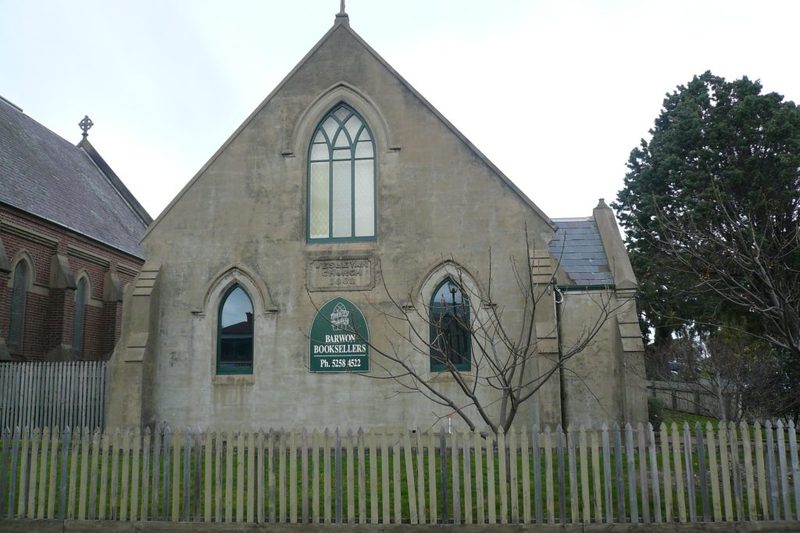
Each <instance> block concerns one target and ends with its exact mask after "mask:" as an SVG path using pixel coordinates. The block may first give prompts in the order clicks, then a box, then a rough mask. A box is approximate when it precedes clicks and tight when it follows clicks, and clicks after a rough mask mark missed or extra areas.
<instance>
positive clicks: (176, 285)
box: [111, 26, 616, 428]
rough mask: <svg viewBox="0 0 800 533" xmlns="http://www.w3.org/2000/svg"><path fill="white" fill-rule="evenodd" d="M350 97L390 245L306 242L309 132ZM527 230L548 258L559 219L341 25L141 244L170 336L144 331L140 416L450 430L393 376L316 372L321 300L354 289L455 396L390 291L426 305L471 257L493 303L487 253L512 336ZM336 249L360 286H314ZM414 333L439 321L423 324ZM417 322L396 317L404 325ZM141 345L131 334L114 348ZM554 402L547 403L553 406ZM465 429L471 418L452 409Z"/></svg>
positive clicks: (377, 325)
mask: <svg viewBox="0 0 800 533" xmlns="http://www.w3.org/2000/svg"><path fill="white" fill-rule="evenodd" d="M340 101H345V102H346V103H348V104H349V105H351V106H352V107H353V108H355V109H356V110H357V111H358V112H359V113H360V114H361V115H362V116H363V117H364V118H365V119H366V120H367V122H368V123H369V126H370V128H371V129H372V132H373V134H374V138H375V140H376V149H377V154H376V163H377V176H376V191H377V193H376V194H377V239H376V241H375V242H367V243H351V244H311V243H307V242H306V237H305V236H306V168H307V150H308V144H309V136H310V135H311V132H312V131H313V129H314V127H315V126H316V124H317V123H318V121H319V120H320V119H321V118H322V117H323V116H324V115H325V114H326V113H327V112H328V111H329V110H330V109H331V107H332V106H333V105H335V104H337V103H338V102H340ZM526 225H527V227H528V231H529V234H530V236H531V239H532V240H533V241H534V245H535V248H536V249H539V250H545V249H546V247H547V243H548V242H549V240H550V238H551V237H552V235H553V228H552V226H551V225H550V223H549V222H548V221H547V220H546V219H545V218H544V217H543V216H542V215H541V214H540V213H539V212H538V210H537V209H536V208H534V207H532V206H531V204H529V203H528V201H527V200H525V199H524V198H523V197H522V196H521V195H520V194H519V193H518V192H517V191H516V190H515V189H514V188H513V186H511V185H510V184H509V183H508V182H507V181H504V178H502V177H501V176H499V175H498V173H497V172H496V169H494V167H493V166H491V165H490V164H488V163H487V161H485V159H484V158H483V157H482V156H480V154H479V153H477V152H476V151H475V150H474V149H473V148H471V147H470V146H469V145H468V144H465V142H464V141H463V140H462V139H461V138H459V137H458V136H457V134H455V133H454V132H453V130H452V129H451V128H450V127H449V125H448V124H446V123H445V122H444V121H443V120H442V119H441V117H439V116H437V114H436V113H435V112H434V111H432V109H431V108H430V107H429V106H427V105H426V104H425V103H424V102H423V101H421V100H420V99H419V98H418V96H417V95H416V94H415V93H414V92H413V91H412V90H411V89H410V88H409V87H408V86H407V85H406V84H404V83H403V82H402V80H400V79H399V78H398V77H397V76H396V75H395V73H394V72H393V71H391V70H389V69H388V68H387V66H386V65H385V64H384V63H383V62H381V61H380V60H379V59H378V58H377V57H376V56H375V55H373V53H372V52H371V51H370V50H369V49H368V48H366V47H365V45H364V44H363V42H361V41H360V40H359V39H358V38H357V37H356V36H354V34H352V33H351V32H350V31H349V30H348V29H347V28H346V27H344V26H338V27H335V28H334V29H333V30H332V32H331V33H330V34H329V35H328V36H327V38H326V39H323V41H321V44H320V45H319V47H318V48H316V49H315V51H314V52H313V53H312V54H311V55H310V56H309V57H307V58H306V60H304V62H303V63H301V65H299V67H298V68H297V70H296V71H294V72H293V73H292V74H291V75H290V76H289V77H288V78H287V79H286V80H285V81H284V83H283V84H282V85H280V86H279V88H278V89H277V90H276V92H275V93H274V94H273V95H272V96H271V97H270V98H268V99H267V100H266V101H265V103H264V104H263V105H262V106H261V107H260V108H259V109H258V110H257V111H256V113H254V115H253V116H252V117H251V118H250V119H248V121H247V122H245V124H244V125H243V127H242V128H241V129H240V130H239V131H238V132H237V133H236V134H235V135H234V136H233V137H232V139H231V140H230V141H229V143H228V144H227V145H226V146H224V149H222V150H221V151H220V152H219V153H218V154H217V155H216V156H215V157H213V158H212V159H211V161H210V162H209V163H208V164H207V166H206V167H205V168H204V169H203V170H202V171H201V172H200V173H199V174H198V176H196V177H195V179H194V180H193V181H192V182H191V183H190V185H188V186H187V187H186V188H185V189H184V191H183V192H182V193H181V195H180V196H179V197H178V198H177V199H176V201H174V202H173V204H171V206H170V207H169V208H168V209H167V210H166V211H165V213H164V214H162V216H161V218H160V219H159V220H158V221H156V223H155V224H154V225H153V226H151V230H150V233H149V234H148V235H147V236H146V237H145V239H144V241H143V243H142V246H143V248H144V250H145V252H146V255H147V258H148V262H150V261H153V262H154V263H160V264H161V268H160V271H159V273H158V276H159V279H160V281H159V283H160V294H159V299H158V313H157V319H158V331H159V334H158V335H151V336H150V337H149V339H150V341H149V342H151V343H153V345H152V346H151V347H149V348H147V349H145V352H144V359H145V360H148V359H149V360H152V361H153V364H154V368H153V372H152V382H151V383H148V384H147V385H148V387H149V391H150V392H149V393H148V394H147V395H146V396H147V397H146V398H144V399H143V401H144V402H146V403H148V405H147V406H145V407H144V409H143V412H144V413H148V414H146V415H145V416H144V419H143V420H142V423H152V422H154V421H156V420H165V421H167V422H170V423H172V424H175V425H179V426H185V425H191V426H201V427H206V426H214V427H237V428H242V427H269V426H273V427H284V428H290V427H326V426H327V427H332V426H341V427H358V426H362V427H380V426H401V427H409V428H428V427H431V426H435V425H437V424H439V423H442V422H443V421H444V423H446V417H447V416H448V415H449V414H451V413H450V412H449V411H448V409H445V408H443V407H438V406H436V405H435V404H433V403H432V402H430V401H429V400H427V399H425V398H423V397H421V396H420V395H419V394H399V395H398V394H397V390H398V386H397V385H396V384H395V383H393V382H392V381H391V380H376V379H370V378H369V377H365V376H360V375H352V374H315V373H311V372H309V370H308V337H307V335H308V332H309V330H310V327H311V323H312V321H313V319H314V315H315V310H316V309H317V308H318V307H321V306H322V305H323V304H324V303H325V302H327V301H328V300H329V299H331V298H333V297H335V296H342V297H344V298H347V299H348V300H350V301H351V302H352V303H354V304H355V305H357V306H358V307H359V308H360V309H361V311H362V312H363V313H364V315H365V316H366V318H367V321H368V323H369V328H370V335H371V340H372V342H373V343H374V344H375V345H376V346H377V347H378V348H380V349H383V350H392V348H393V346H398V347H399V348H398V349H399V350H400V353H401V354H402V355H403V356H405V357H409V358H416V359H415V361H416V364H417V365H418V368H420V369H423V374H424V375H425V376H426V377H429V378H431V379H433V380H434V381H435V382H436V386H437V387H441V389H442V390H444V391H449V392H453V391H454V390H455V388H456V384H455V383H454V382H453V381H452V378H448V377H447V376H444V375H437V374H431V373H430V372H429V371H428V370H427V368H428V359H427V357H426V356H425V355H422V354H419V353H416V352H415V351H414V349H413V348H412V347H411V346H410V345H409V344H408V343H403V342H397V341H398V333H397V332H396V331H395V330H394V329H393V328H397V327H398V324H397V323H393V324H392V323H390V322H389V321H388V320H387V314H394V315H397V314H398V309H397V308H395V306H394V305H393V304H392V303H391V301H390V299H389V298H388V296H387V291H388V293H389V294H390V295H391V296H392V297H393V298H394V299H396V300H397V301H398V302H401V303H403V304H408V303H415V304H420V303H422V302H425V298H426V297H427V295H429V294H430V292H431V291H432V290H433V287H435V286H436V285H438V283H439V282H440V281H442V280H443V279H444V278H445V276H446V275H447V274H448V272H449V273H450V274H451V275H452V273H453V272H454V268H455V267H454V266H453V265H460V267H462V268H463V269H464V271H465V272H467V273H468V275H469V276H468V277H469V280H468V281H467V280H465V283H469V284H471V286H472V287H474V288H475V290H476V291H478V292H479V293H480V294H482V295H483V296H484V297H485V296H487V295H488V290H489V286H490V279H489V261H490V251H491V260H492V278H493V279H492V280H491V288H492V299H493V301H495V302H497V304H498V306H499V307H500V308H501V309H502V310H503V314H504V316H505V317H506V319H507V321H508V325H509V326H510V327H511V328H512V329H513V328H515V327H516V326H517V324H515V323H514V320H515V319H514V317H515V316H518V315H519V313H518V311H519V308H520V306H521V305H522V299H521V297H520V291H519V288H518V286H517V282H516V280H515V277H514V274H513V271H512V265H511V262H510V261H509V258H510V257H514V258H515V259H516V261H517V262H518V263H519V264H521V265H524V264H525V261H527V260H528V258H527V252H526V248H525V243H524V230H525V226H526ZM323 259H358V260H365V261H368V262H369V265H370V267H369V271H370V274H369V277H368V283H366V284H365V286H363V287H359V289H360V290H317V289H318V288H319V287H318V284H317V281H316V280H314V279H312V280H311V281H312V283H309V280H310V278H311V277H313V276H314V275H315V274H314V272H313V268H314V265H315V264H316V262H318V261H320V260H323ZM234 282H239V283H241V284H242V285H243V286H244V287H245V288H247V290H248V292H250V296H251V297H252V300H253V305H254V311H255V350H254V370H253V375H252V376H217V375H215V356H216V340H217V339H216V335H217V312H218V308H219V304H220V299H221V297H222V294H223V293H224V290H225V288H226V287H229V286H230V285H231V284H232V283H234ZM309 286H311V288H312V290H307V287H309ZM314 287H316V288H317V289H314ZM328 288H329V289H332V287H328ZM478 300H479V299H478V298H474V299H473V312H475V313H482V312H485V310H482V308H481V305H480V304H479V301H478ZM425 303H426V304H427V302H425ZM141 307H142V309H144V308H145V307H146V306H145V305H144V304H143V305H142V306H141ZM129 320H136V318H135V317H134V318H128V317H126V323H127V321H129ZM415 326H416V327H419V328H421V329H422V331H423V332H424V331H426V326H425V325H424V324H421V323H415ZM408 330H409V326H408V325H404V326H403V325H401V327H400V331H405V332H408ZM151 334H152V332H151ZM126 343H127V344H126ZM131 343H134V344H135V342H134V340H131V339H127V338H126V334H125V328H124V327H123V339H122V342H120V345H119V346H118V349H117V352H116V356H115V357H121V355H120V354H121V353H123V352H125V348H126V346H133V344H131ZM125 353H132V352H131V351H130V350H128V352H125ZM371 359H372V369H371V372H370V375H371V376H373V377H375V376H385V375H386V371H385V370H384V369H382V368H381V365H387V363H386V361H383V360H381V358H380V357H379V356H378V355H377V354H375V353H373V354H372V356H371ZM115 364H123V363H121V362H119V361H117V363H115ZM130 364H132V365H134V364H136V363H130ZM389 367H390V368H391V365H389ZM532 371H535V369H533V370H532ZM124 374H125V373H124V372H120V373H119V375H124ZM115 386H124V384H123V383H122V382H120V383H119V384H118V385H115ZM143 390H144V389H143ZM556 392H557V390H556ZM111 393H112V394H113V393H114V391H113V390H112V392H111ZM484 393H487V392H486V391H484ZM488 394H491V393H488ZM552 395H553V394H552V391H551V396H552ZM497 408H498V406H497V405H496V404H495V405H493V406H492V407H491V409H497ZM614 409H616V407H615V408H614ZM557 411H558V410H553V409H545V410H544V412H547V413H549V416H550V415H552V414H553V413H555V412H557ZM539 413H540V410H539V406H538V405H537V404H536V403H535V402H531V403H530V404H529V405H528V407H527V408H525V409H523V410H522V412H521V413H520V416H519V419H518V420H519V423H520V424H527V425H529V426H530V425H531V424H533V423H557V422H558V420H550V419H547V420H541V419H540V417H539ZM615 415H616V413H615ZM453 423H454V425H455V427H463V423H462V422H460V421H459V420H458V419H457V418H456V417H453ZM112 424H113V421H112ZM481 426H482V424H481Z"/></svg>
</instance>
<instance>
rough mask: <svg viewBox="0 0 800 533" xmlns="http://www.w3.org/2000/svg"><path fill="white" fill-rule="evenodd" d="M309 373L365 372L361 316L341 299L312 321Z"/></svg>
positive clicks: (366, 353)
mask: <svg viewBox="0 0 800 533" xmlns="http://www.w3.org/2000/svg"><path fill="white" fill-rule="evenodd" d="M308 354H309V369H310V370H311V371H312V372H367V371H369V329H368V328H367V321H366V320H365V319H364V314H363V313H362V312H361V311H360V310H359V309H358V307H356V306H355V305H353V304H352V303H351V302H349V301H347V300H345V299H344V298H334V299H333V300H331V301H329V302H328V303H326V304H325V305H323V306H322V307H321V308H320V310H319V311H318V312H317V316H316V317H314V323H313V324H312V325H311V336H310V339H309V346H308Z"/></svg>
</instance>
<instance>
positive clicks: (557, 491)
mask: <svg viewBox="0 0 800 533" xmlns="http://www.w3.org/2000/svg"><path fill="white" fill-rule="evenodd" d="M798 513H800V468H799V467H798V448H797V435H796V428H795V426H794V423H792V422H789V423H788V424H784V423H783V422H781V421H778V422H777V423H776V424H774V425H773V424H772V423H771V422H769V421H767V422H765V423H764V424H763V425H761V424H759V423H755V424H752V425H749V424H746V423H742V424H740V425H734V424H732V423H731V424H728V423H721V424H719V425H718V426H712V425H711V424H710V423H709V424H707V425H706V426H700V425H697V426H695V427H694V428H690V427H689V426H688V424H684V426H683V427H679V426H677V425H675V424H673V425H672V426H671V427H667V426H666V425H663V424H662V425H661V427H660V428H659V430H658V431H654V430H653V428H652V427H651V426H649V425H648V426H642V425H639V426H638V428H636V429H634V428H632V427H631V426H626V427H625V428H603V429H602V430H599V431H589V430H584V429H583V428H581V429H580V430H576V431H573V432H564V431H562V430H561V428H555V429H554V430H553V429H551V428H545V430H544V431H539V429H538V428H534V429H532V430H530V431H527V430H525V429H523V430H522V431H517V430H513V429H512V430H511V431H510V432H509V433H508V434H503V433H502V432H501V433H498V434H496V435H495V434H488V435H487V434H486V433H483V434H482V433H478V432H474V433H470V432H456V433H452V434H448V433H445V432H444V431H443V430H442V431H440V432H430V433H420V432H410V431H406V430H397V431H375V432H364V431H361V430H359V431H356V432H354V431H347V432H346V433H342V432H340V431H338V430H336V431H328V430H325V431H323V432H320V431H313V432H308V431H301V432H284V431H268V432H264V431H256V432H213V431H204V432H199V431H189V430H185V431H176V432H172V431H170V429H169V428H166V427H164V428H161V429H160V430H159V431H156V432H151V431H150V429H149V428H146V429H145V430H144V431H140V429H138V428H134V429H132V430H124V431H120V430H116V431H114V432H108V431H106V432H101V431H99V430H97V431H89V430H84V431H79V430H72V431H71V430H69V429H67V430H63V431H61V430H59V429H57V428H53V429H51V428H45V429H44V430H40V429H29V428H23V429H20V428H16V429H14V430H13V431H12V430H9V429H6V430H4V431H3V433H2V438H1V439H0V518H2V517H6V518H29V519H53V518H55V519H77V520H118V521H137V520H160V521H173V522H179V521H182V522H189V521H193V522H226V523H230V522H237V523H242V522H259V523H303V524H308V523H314V524H317V523H323V524H372V525H382V524H390V523H410V524H442V523H455V524H476V523H477V524H498V523H499V524H530V523H540V524H541V523H545V524H567V523H583V524H613V523H633V524H637V523H640V524H651V523H665V522H669V523H676V522H677V523H693V522H727V523H732V522H743V521H748V522H753V521H767V520H781V521H797V520H798ZM797 524H798V529H800V522H798V523H797ZM687 527H688V526H687ZM731 527H733V526H731Z"/></svg>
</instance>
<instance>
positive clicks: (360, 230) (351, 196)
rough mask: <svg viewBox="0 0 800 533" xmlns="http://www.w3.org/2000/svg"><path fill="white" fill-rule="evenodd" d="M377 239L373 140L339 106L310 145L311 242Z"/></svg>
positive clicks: (345, 107) (350, 111)
mask: <svg viewBox="0 0 800 533" xmlns="http://www.w3.org/2000/svg"><path fill="white" fill-rule="evenodd" d="M374 239H375V143H374V141H373V139H372V134H371V133H370V130H369V127H368V126H367V124H366V122H364V120H363V119H362V118H361V117H360V116H359V115H358V113H356V112H355V111H354V110H353V109H352V108H351V107H350V106H348V105H346V104H343V103H342V104H338V105H336V106H335V107H334V108H333V110H331V111H330V112H329V113H328V114H327V115H325V118H323V119H322V120H321V121H320V123H319V125H318V126H317V129H316V130H314V134H313V135H312V137H311V144H310V145H309V147H308V240H309V241H359V240H374Z"/></svg>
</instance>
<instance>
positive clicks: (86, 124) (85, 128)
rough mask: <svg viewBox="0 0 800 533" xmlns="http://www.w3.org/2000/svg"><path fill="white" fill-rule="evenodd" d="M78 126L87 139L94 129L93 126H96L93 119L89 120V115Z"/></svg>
mask: <svg viewBox="0 0 800 533" xmlns="http://www.w3.org/2000/svg"><path fill="white" fill-rule="evenodd" d="M78 126H80V127H81V130H82V131H83V134H82V135H83V138H84V139H85V138H86V137H88V136H89V130H90V129H91V128H92V126H94V122H92V119H90V118H89V115H85V116H84V117H83V119H82V120H81V121H80V122H78Z"/></svg>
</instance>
